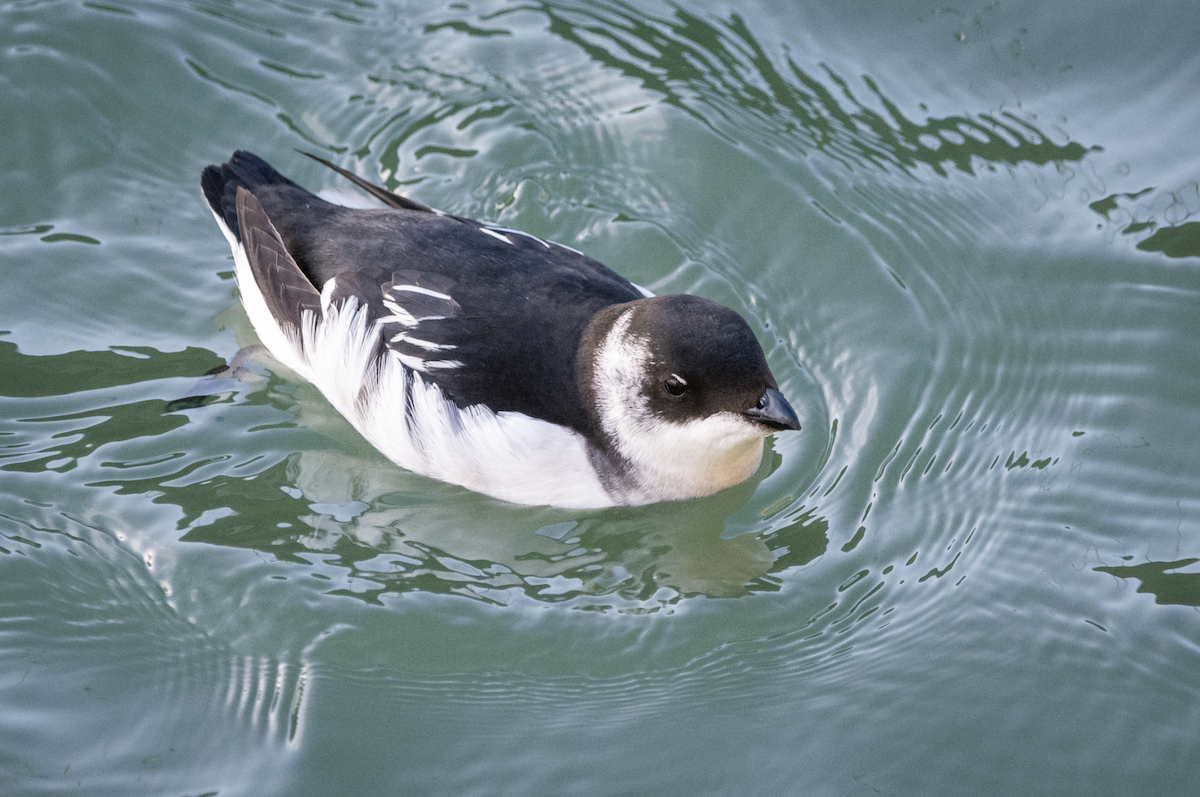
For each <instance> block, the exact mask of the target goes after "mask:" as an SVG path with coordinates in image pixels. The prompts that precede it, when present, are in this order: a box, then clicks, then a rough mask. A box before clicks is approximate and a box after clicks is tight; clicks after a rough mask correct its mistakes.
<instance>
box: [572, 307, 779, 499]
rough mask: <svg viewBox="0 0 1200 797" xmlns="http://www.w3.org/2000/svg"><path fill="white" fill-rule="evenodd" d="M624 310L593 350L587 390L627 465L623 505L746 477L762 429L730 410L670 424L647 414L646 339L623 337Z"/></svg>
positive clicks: (757, 455) (708, 490)
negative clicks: (629, 475)
mask: <svg viewBox="0 0 1200 797" xmlns="http://www.w3.org/2000/svg"><path fill="white" fill-rule="evenodd" d="M634 312H636V310H635V309H634V308H630V309H629V310H626V311H625V312H624V313H623V314H622V315H621V317H620V318H618V319H617V321H616V323H614V324H613V326H612V329H610V330H609V332H608V334H607V335H606V336H605V338H604V341H603V342H602V343H601V345H600V346H599V347H598V349H597V351H596V361H595V370H594V372H593V387H594V388H595V391H596V400H597V403H598V405H599V406H598V409H599V412H600V422H601V424H602V425H603V427H604V431H605V432H607V433H608V435H609V437H610V438H611V439H612V440H614V441H616V447H617V450H618V451H619V452H620V453H621V455H622V456H623V457H625V458H626V459H627V460H628V461H629V462H630V463H632V465H633V467H634V473H633V476H634V478H635V479H636V481H637V482H638V486H637V487H636V488H634V491H633V493H632V494H630V495H625V496H623V498H624V501H625V502H627V503H650V502H653V501H668V500H678V499H681V498H694V497H696V496H701V495H710V494H712V493H715V492H717V491H718V490H723V489H725V488H726V487H732V486H733V485H735V484H739V483H741V482H743V481H745V480H746V479H748V478H750V476H752V475H753V474H754V472H755V471H756V470H757V469H758V466H759V463H760V462H762V452H763V438H764V437H765V432H764V430H763V428H762V427H760V426H758V425H757V424H755V423H753V422H751V421H750V420H749V419H747V418H743V417H741V416H740V415H737V414H736V413H732V412H719V413H716V414H714V415H710V416H708V417H706V418H697V419H695V420H691V421H687V422H685V423H674V422H672V421H667V420H663V419H662V418H659V417H656V416H655V415H653V414H652V413H651V412H650V410H649V407H648V406H647V401H646V397H645V396H644V395H642V387H643V383H644V381H645V378H646V377H645V374H646V372H647V371H648V370H649V367H650V350H649V348H648V346H647V345H646V343H645V341H643V340H641V339H639V338H637V337H636V336H634V335H631V334H629V325H630V322H631V321H632V320H633V313H634Z"/></svg>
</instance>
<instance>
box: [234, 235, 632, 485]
mask: <svg viewBox="0 0 1200 797" xmlns="http://www.w3.org/2000/svg"><path fill="white" fill-rule="evenodd" d="M213 215H214V217H215V218H216V219H217V224H218V225H220V227H221V230H222V232H223V233H224V234H225V238H226V239H227V240H228V241H229V245H230V247H231V248H232V249H233V255H234V262H235V273H236V275H237V281H238V287H239V288H240V289H241V294H242V303H243V305H244V306H245V308H246V314H247V315H248V316H249V317H250V322H251V323H252V324H253V325H254V329H255V332H257V333H258V336H259V339H261V340H262V342H263V345H265V346H266V347H267V349H268V350H269V351H270V352H271V354H272V355H274V357H275V358H276V359H278V360H279V361H280V362H281V363H283V364H284V365H286V366H287V367H289V368H291V369H292V370H293V371H295V372H296V373H297V374H298V375H300V376H302V377H304V378H305V379H307V380H308V381H310V382H312V383H313V384H314V385H316V386H317V388H319V389H320V391H321V392H322V393H323V394H324V395H325V397H326V398H327V399H328V400H329V402H330V403H331V404H332V405H333V406H334V407H335V408H336V409H337V410H338V412H340V413H342V415H344V416H345V417H346V418H347V420H349V421H350V423H351V424H353V425H354V428H356V429H357V430H358V431H359V432H360V433H361V434H362V435H363V437H365V438H366V439H367V440H368V441H369V442H370V443H371V444H372V445H373V446H375V447H376V448H378V449H379V450H380V451H381V452H382V453H383V454H384V455H385V456H386V457H387V458H388V459H390V460H392V461H393V462H395V463H396V464H397V465H399V466H401V467H403V468H407V469H408V470H411V471H415V472H416V473H420V474H423V475H426V476H431V477H433V478H435V479H441V480H442V481H447V482H451V483H453V484H460V485H462V486H464V487H467V488H469V489H471V490H475V491H477V492H481V493H485V494H487V495H491V496H494V497H496V498H499V499H502V500H504V501H511V502H512V503H517V504H535V505H536V504H550V505H554V506H560V507H568V508H581V509H584V508H599V507H606V506H613V505H614V504H615V503H616V502H615V501H614V500H613V498H612V496H610V495H609V494H608V493H607V492H606V491H605V489H604V487H603V485H601V483H600V479H599V477H598V476H597V475H596V471H595V469H594V468H593V467H592V465H591V462H590V461H589V459H588V446H587V442H586V441H585V440H584V438H583V437H582V436H581V435H579V434H577V433H575V432H573V431H571V430H570V429H567V428H566V427H563V426H559V425H557V424H552V423H548V422H546V421H542V420H538V419H536V418H532V417H530V416H528V415H524V414H521V413H517V412H501V413H495V412H492V411H491V410H489V409H487V408H486V407H483V406H478V405H477V406H473V407H467V408H466V409H459V408H458V407H457V406H456V405H455V404H454V403H453V402H451V401H448V400H447V399H446V398H445V397H444V396H443V395H442V391H441V389H440V388H438V387H437V385H434V384H431V383H426V382H425V380H424V379H422V377H421V375H420V372H421V371H424V370H426V369H434V368H456V367H460V366H461V365H462V363H461V362H459V361H457V360H433V361H422V360H420V359H419V358H413V357H406V356H404V355H400V354H398V353H397V352H395V351H394V350H392V351H391V354H392V355H394V356H389V357H384V358H382V360H381V361H380V363H379V366H378V368H376V367H375V365H374V364H373V363H372V353H373V351H374V349H375V343H376V341H377V340H378V338H379V336H380V335H381V334H383V329H382V324H383V323H384V319H380V320H377V321H375V322H374V323H369V322H368V320H367V313H366V308H365V307H363V306H361V305H360V304H359V302H358V301H357V300H356V299H354V298H353V297H351V298H349V299H346V300H344V301H342V302H341V303H340V304H333V303H332V302H331V301H330V300H329V298H328V297H329V296H330V295H331V294H329V293H328V292H327V293H326V294H325V295H324V296H322V303H321V305H322V308H321V310H322V311H321V315H320V317H318V316H317V314H316V313H314V312H311V311H306V312H305V314H304V317H303V323H302V329H301V331H300V334H299V335H290V334H288V333H285V332H284V330H283V329H282V328H280V326H279V323H278V322H277V321H276V320H275V318H274V317H273V316H272V315H271V313H270V311H269V310H268V309H267V304H266V301H265V300H264V299H263V297H262V293H261V292H260V291H259V290H258V284H257V282H256V281H255V280H254V275H253V274H252V273H251V271H250V264H249V261H248V260H247V258H246V253H245V250H244V249H243V247H242V246H241V244H239V243H238V241H237V239H236V238H234V237H233V234H232V233H231V232H230V231H229V229H228V227H226V225H225V223H224V221H223V220H222V219H221V218H220V217H218V216H216V214H213ZM403 287H404V288H405V289H412V288H414V287H415V286H403ZM418 290H419V291H421V292H425V293H430V294H431V295H433V294H435V292H431V291H428V290H427V289H418ZM440 296H443V295H439V298H440ZM445 298H447V299H449V297H445ZM389 309H390V310H392V311H393V312H396V311H402V310H403V308H400V307H399V306H398V305H397V306H396V307H394V308H393V307H391V306H390V305H389ZM405 315H407V318H408V319H409V320H411V323H410V324H408V325H409V326H416V324H417V323H418V321H419V320H423V319H416V318H413V316H412V315H411V314H408V313H405ZM386 320H391V321H400V322H401V323H403V321H401V319H399V318H389V319H386ZM406 360H411V361H412V362H411V363H409V362H406ZM410 392H411V396H410ZM410 401H411V404H412V410H411V412H409V411H408V410H407V405H408V404H409V402H410Z"/></svg>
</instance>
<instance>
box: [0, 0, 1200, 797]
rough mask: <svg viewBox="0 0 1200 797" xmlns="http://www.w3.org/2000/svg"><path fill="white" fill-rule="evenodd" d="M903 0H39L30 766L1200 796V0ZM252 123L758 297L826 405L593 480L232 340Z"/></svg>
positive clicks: (30, 335) (765, 337) (398, 183)
mask: <svg viewBox="0 0 1200 797" xmlns="http://www.w3.org/2000/svg"><path fill="white" fill-rule="evenodd" d="M886 5H887V6H888V7H887V8H883V7H881V6H880V4H877V3H874V2H857V3H832V2H828V3H823V4H821V3H800V2H794V0H793V1H789V2H774V3H772V2H750V3H746V2H738V3H737V4H736V8H735V5H734V4H730V3H709V4H705V3H700V2H683V3H681V4H678V5H674V4H667V3H658V2H637V3H631V4H626V3H622V2H615V1H614V0H609V1H608V2H596V3H577V4H571V3H536V2H534V3H525V2H520V1H519V0H518V2H506V1H502V0H486V1H485V2H469V3H449V4H446V5H444V6H443V7H440V8H434V9H433V10H430V8H429V4H417V3H414V4H412V5H410V6H405V5H401V4H397V3H391V2H386V1H385V0H380V1H379V2H360V1H359V0H352V1H351V2H338V1H337V0H327V2H322V3H315V2H314V3H304V2H275V3H265V2H254V3H251V2H234V3H229V2H222V1H221V0H196V1H195V2H190V1H187V0H164V1H163V2H125V0H104V2H36V1H34V0H30V1H29V2H8V3H4V4H2V5H0V141H3V142H4V146H3V149H2V152H3V154H2V155H0V159H2V161H3V164H4V165H3V169H2V170H0V263H2V268H3V271H2V272H0V274H2V275H3V280H4V281H3V290H2V291H0V396H2V397H3V398H0V606H2V608H0V793H3V794H29V795H42V794H44V795H52V794H53V795H59V794H78V795H172V796H181V795H191V796H192V797H198V795H209V796H211V795H222V796H223V797H228V796H230V795H328V794H362V795H393V794H412V795H434V794H437V795H472V794H478V795H506V794H514V795H516V794H519V795H540V794H579V795H589V796H591V795H638V794H645V795H686V796H688V797H691V796H693V795H738V796H739V797H740V796H742V795H783V794H795V795H858V794H863V795H873V794H912V795H923V794H947V795H949V794H996V795H1010V794H1035V793H1040V794H1080V795H1085V794H1086V795H1101V794H1111V795H1125V794H1155V795H1184V794H1193V793H1195V789H1196V785H1195V784H1196V782H1197V779H1198V778H1200V612H1198V607H1200V563H1198V560H1200V446H1198V437H1200V188H1198V186H1200V146H1198V143H1200V137H1198V133H1197V131H1200V101H1198V100H1197V95H1196V86H1198V85H1200V49H1198V48H1197V46H1196V42H1197V41H1200V16H1197V15H1196V13H1195V10H1194V8H1192V6H1191V4H1189V3H1187V2H1184V1H1183V0H1176V1H1175V2H1173V3H1158V4H1154V3H1151V4H1139V5H1137V6H1136V7H1133V6H1130V5H1129V4H1126V3H1119V2H1108V3H1099V4H1097V3H1076V4H1064V3H1053V4H1051V3H1019V2H1018V3H996V2H982V1H981V2H974V3H971V4H968V5H963V6H956V7H953V8H947V7H944V6H941V5H939V4H937V3H893V4H886ZM235 148H248V149H253V150H255V151H257V152H258V153H259V154H261V155H263V156H264V157H266V158H267V159H268V160H270V161H272V162H273V163H275V165H277V166H278V167H280V168H281V169H282V170H283V171H284V172H285V173H288V174H290V175H292V176H294V177H296V178H297V179H298V180H300V181H301V182H303V183H304V184H306V185H308V186H310V187H312V188H314V189H316V188H329V189H333V188H338V187H339V185H338V181H337V180H336V179H335V178H334V176H333V175H332V174H331V173H328V172H327V171H325V170H323V168H322V167H320V166H318V165H316V164H315V163H313V162H311V161H309V160H308V159H306V158H303V157H302V156H300V155H298V154H297V153H296V152H295V151H294V150H295V149H297V148H298V149H304V150H308V151H314V152H318V153H321V154H324V155H325V156H326V157H330V158H333V159H334V160H336V161H338V162H340V163H342V164H344V165H346V166H347V167H349V168H352V169H354V170H356V171H358V172H359V173H361V174H363V175H364V176H366V177H368V178H370V179H373V180H380V181H384V182H386V183H387V184H388V185H389V187H393V188H400V189H402V190H404V191H405V192H407V193H408V194H409V195H411V196H412V197H414V198H415V199H417V200H419V201H421V202H424V203H427V204H430V205H433V206H435V207H440V208H443V209H445V210H447V211H451V212H454V213H458V214H463V215H469V216H475V217H479V218H484V219H488V220H492V221H497V222H500V223H503V224H506V225H509V226H513V227H517V228H521V229H524V230H527V231H529V232H532V233H534V234H537V235H540V236H544V237H547V238H551V239H554V240H558V241H561V242H563V243H566V244H569V245H571V246H574V247H577V248H580V249H583V250H585V251H586V252H587V253H589V254H591V255H592V256H594V257H597V258H599V259H601V260H603V261H605V262H607V263H608V264H610V265H611V266H613V267H614V268H616V269H617V270H618V271H621V272H622V273H624V274H625V275H626V276H628V277H630V278H631V279H633V280H634V281H636V282H640V283H642V284H645V285H647V286H649V287H651V288H652V289H653V290H655V291H657V292H694V293H698V294H702V295H704V296H707V297H710V298H713V299H716V300H719V301H722V302H724V303H726V304H728V305H730V306H732V307H734V308H736V309H738V310H739V311H741V312H742V313H743V314H744V315H746V317H747V318H748V319H749V320H750V322H751V324H752V326H753V327H754V328H755V330H756V331H757V333H758V334H759V337H760V339H761V340H762V341H763V342H764V347H765V348H766V350H767V353H768V358H769V360H770V362H771V365H772V367H773V369H774V371H775V373H776V375H777V376H778V377H779V378H780V381H781V383H782V387H783V389H784V391H785V393H786V394H787V395H788V396H790V397H792V399H793V403H794V404H795V406H796V408H797V410H798V411H799V413H800V415H801V417H802V418H803V421H804V431H803V432H802V433H801V434H799V435H788V436H784V437H782V438H780V439H778V440H776V441H775V442H774V443H773V451H772V453H771V456H769V457H768V461H767V462H766V463H765V464H764V467H763V469H762V470H761V471H760V473H759V474H758V476H757V477H756V478H755V479H754V480H752V481H751V482H750V483H748V484H746V485H743V486H741V487H739V488H735V489H733V490H730V491H728V492H726V493H723V494H720V495H717V496H714V497H711V498H708V499H703V500H697V501H692V502H684V503H678V504H665V505H659V506H653V507H645V508H639V509H623V510H613V511H604V512H582V513H580V512H565V511H559V510H549V509H537V508H518V507H513V506H509V505H505V504H502V503H499V502H496V501H493V500H490V499H486V498H483V497H481V496H478V495H474V494H471V493H468V492H466V491H464V490H462V489H459V488H456V487H451V486H447V485H443V484H439V483H436V482H432V481H429V480H426V479H423V478H420V477H417V476H414V475H411V474H407V473H404V472H401V471H399V470H397V469H396V468H394V467H392V466H391V465H389V464H388V463H387V462H386V461H384V460H383V459H382V457H381V456H380V455H378V454H377V453H375V452H374V451H373V450H372V449H370V448H369V447H368V446H367V445H366V444H365V443H363V442H361V441H360V440H359V439H358V438H357V437H356V435H355V434H354V432H353V431H352V430H351V429H350V428H349V427H348V425H347V424H346V423H345V422H344V421H342V420H341V419H340V418H339V417H338V416H337V415H336V413H335V412H334V411H333V410H331V409H330V407H329V406H328V405H327V404H326V403H325V401H324V400H323V399H322V398H321V397H320V395H319V394H317V393H316V391H315V390H313V389H312V388H310V387H308V386H306V385H303V384H297V383H296V382H295V381H293V379H292V378H291V377H290V376H289V375H288V374H286V373H282V372H276V371H273V370H271V369H270V368H269V367H267V366H258V367H254V368H252V369H251V373H249V374H247V376H246V377H245V378H244V379H242V380H240V381H230V382H223V383H212V382H201V381H200V378H201V375H202V374H203V373H204V372H205V371H206V370H208V369H209V368H211V367H213V366H215V365H217V364H219V363H221V362H223V361H225V360H226V359H228V358H230V357H232V356H233V354H234V353H235V352H236V351H237V350H238V348H239V346H241V345H245V344H247V343H249V342H253V338H252V333H250V332H249V330H248V327H247V322H246V320H245V316H244V314H243V312H242V310H241V308H240V306H239V305H238V303H237V297H236V291H235V286H234V283H233V280H232V268H233V265H232V260H231V258H230V256H229V251H228V248H227V246H226V244H225V241H224V240H223V239H222V237H221V235H220V234H219V232H218V230H217V227H216V225H215V224H214V223H213V221H212V219H211V218H210V215H209V212H208V210H207V208H206V207H205V206H204V204H203V202H202V200H201V198H200V195H199V189H198V178H199V173H200V170H201V168H202V167H203V166H205V165H206V164H208V163H214V162H220V161H223V160H225V159H226V158H227V157H228V156H229V154H230V153H231V152H232V150H234V149H235ZM197 396H207V398H197Z"/></svg>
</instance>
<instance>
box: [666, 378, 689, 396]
mask: <svg viewBox="0 0 1200 797" xmlns="http://www.w3.org/2000/svg"><path fill="white" fill-rule="evenodd" d="M663 390H665V391H667V392H668V393H670V394H671V395H672V396H682V395H683V394H684V392H685V391H686V390H687V381H686V380H685V379H684V378H683V377H682V376H679V375H678V374H671V378H670V379H668V380H667V381H665V382H663Z"/></svg>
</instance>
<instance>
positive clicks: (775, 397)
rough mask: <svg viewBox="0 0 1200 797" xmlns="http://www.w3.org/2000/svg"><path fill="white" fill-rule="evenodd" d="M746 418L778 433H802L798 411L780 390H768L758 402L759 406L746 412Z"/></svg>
mask: <svg viewBox="0 0 1200 797" xmlns="http://www.w3.org/2000/svg"><path fill="white" fill-rule="evenodd" d="M746 417H747V418H749V419H750V420H752V421H754V422H755V423H761V424H762V425H763V426H766V427H767V428H769V429H774V430H775V431H777V432H783V431H788V430H791V431H794V432H798V431H800V419H799V418H798V417H796V411H795V410H794V409H792V405H791V404H788V400H787V399H785V398H784V397H783V394H782V393H780V392H779V391H778V390H771V389H770V388H768V389H767V392H765V393H763V395H762V398H760V399H759V400H758V406H757V407H752V408H750V409H748V410H746Z"/></svg>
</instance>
